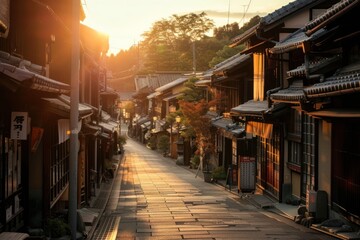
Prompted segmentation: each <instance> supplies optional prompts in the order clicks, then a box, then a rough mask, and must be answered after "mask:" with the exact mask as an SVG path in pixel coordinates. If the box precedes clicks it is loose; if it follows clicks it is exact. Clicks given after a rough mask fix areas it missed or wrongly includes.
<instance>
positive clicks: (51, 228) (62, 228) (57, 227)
mask: <svg viewBox="0 0 360 240" xmlns="http://www.w3.org/2000/svg"><path fill="white" fill-rule="evenodd" d="M69 234H70V228H69V225H68V224H67V223H65V221H64V220H63V219H61V218H50V219H48V221H47V225H46V235H47V236H49V237H52V238H58V237H63V236H66V235H69Z"/></svg>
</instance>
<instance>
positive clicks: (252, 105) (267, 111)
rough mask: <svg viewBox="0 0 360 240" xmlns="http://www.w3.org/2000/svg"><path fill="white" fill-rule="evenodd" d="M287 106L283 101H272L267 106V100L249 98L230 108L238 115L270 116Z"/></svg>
mask: <svg viewBox="0 0 360 240" xmlns="http://www.w3.org/2000/svg"><path fill="white" fill-rule="evenodd" d="M286 108H287V104H285V103H273V104H272V105H271V107H268V102H267V101H254V100H250V101H248V102H246V103H244V104H241V105H239V106H237V107H234V108H232V109H231V112H232V113H235V114H239V115H240V116H249V117H261V118H263V119H264V118H265V117H266V116H271V115H273V114H275V113H278V112H281V110H284V109H286Z"/></svg>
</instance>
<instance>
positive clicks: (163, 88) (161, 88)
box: [155, 76, 189, 94]
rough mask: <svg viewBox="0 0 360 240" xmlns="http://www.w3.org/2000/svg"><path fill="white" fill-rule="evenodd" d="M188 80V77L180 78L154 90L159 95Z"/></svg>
mask: <svg viewBox="0 0 360 240" xmlns="http://www.w3.org/2000/svg"><path fill="white" fill-rule="evenodd" d="M188 79H189V76H182V77H180V78H178V79H175V80H173V81H171V82H169V83H167V84H165V85H162V86H161V87H158V88H156V89H155V91H156V92H159V93H160V94H161V93H163V92H164V91H166V90H169V89H171V88H173V87H176V86H178V85H180V84H183V83H184V82H186V81H187V80H188Z"/></svg>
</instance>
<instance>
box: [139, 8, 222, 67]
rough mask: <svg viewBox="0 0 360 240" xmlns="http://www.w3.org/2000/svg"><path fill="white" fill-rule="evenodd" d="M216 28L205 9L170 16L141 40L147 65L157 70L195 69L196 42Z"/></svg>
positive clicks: (155, 24) (156, 24) (155, 25)
mask: <svg viewBox="0 0 360 240" xmlns="http://www.w3.org/2000/svg"><path fill="white" fill-rule="evenodd" d="M213 27H214V23H213V21H212V20H210V19H209V18H207V17H206V13H204V12H202V13H200V14H195V13H189V14H185V15H176V14H175V15H172V16H171V17H170V18H169V19H162V20H160V21H157V22H155V23H154V24H153V26H152V28H151V30H150V31H148V32H145V33H144V34H143V36H144V40H143V41H142V42H141V47H142V49H144V51H145V53H146V57H145V59H144V61H145V67H147V68H148V69H150V70H153V71H159V70H168V71H169V70H177V71H179V70H183V71H189V70H191V69H192V57H193V55H192V43H193V42H194V41H201V40H203V39H205V38H207V36H206V33H207V32H209V30H211V29H212V28H213ZM221 47H222V46H221ZM218 49H219V48H217V49H216V50H215V51H214V53H213V54H214V55H215V52H216V51H217V50H218ZM212 57H213V56H211V57H210V58H209V59H208V61H207V64H208V62H209V61H210V59H211V58H212ZM205 61H206V60H205ZM207 64H206V65H207Z"/></svg>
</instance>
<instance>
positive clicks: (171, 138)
mask: <svg viewBox="0 0 360 240" xmlns="http://www.w3.org/2000/svg"><path fill="white" fill-rule="evenodd" d="M169 112H170V114H173V113H174V112H176V107H175V106H174V105H171V106H169ZM173 124H174V119H173V117H172V116H171V118H170V157H171V158H173V157H174V155H173V136H172V135H173Z"/></svg>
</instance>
